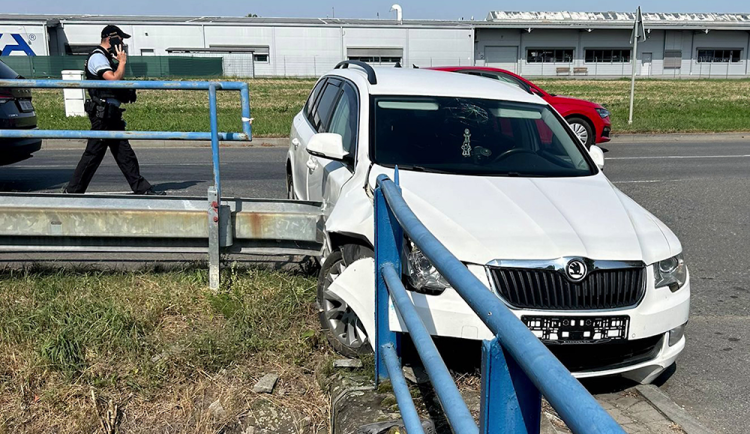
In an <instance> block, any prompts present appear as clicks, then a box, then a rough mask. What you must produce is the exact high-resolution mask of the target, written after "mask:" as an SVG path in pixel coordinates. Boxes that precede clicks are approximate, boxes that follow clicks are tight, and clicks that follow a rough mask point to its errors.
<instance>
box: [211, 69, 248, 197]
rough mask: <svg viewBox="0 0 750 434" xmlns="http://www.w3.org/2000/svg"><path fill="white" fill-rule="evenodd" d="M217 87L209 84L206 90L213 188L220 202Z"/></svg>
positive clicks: (217, 85)
mask: <svg viewBox="0 0 750 434" xmlns="http://www.w3.org/2000/svg"><path fill="white" fill-rule="evenodd" d="M219 87H220V85H219V84H218V83H211V85H210V87H209V88H208V109H209V112H210V122H211V152H212V154H213V166H214V186H215V187H216V195H217V196H219V199H220V200H221V179H220V176H219V122H218V119H217V114H216V111H217V109H216V89H218V88H219ZM242 110H243V114H242V115H243V117H245V113H244V111H245V107H244V106H243V109H242ZM248 114H249V113H248ZM248 122H249V121H248ZM243 123H244V119H243Z"/></svg>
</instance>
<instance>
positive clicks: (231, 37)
mask: <svg viewBox="0 0 750 434" xmlns="http://www.w3.org/2000/svg"><path fill="white" fill-rule="evenodd" d="M203 33H204V41H205V42H204V43H203V45H202V46H205V48H209V47H211V46H212V45H213V46H216V45H249V46H267V47H269V55H268V62H263V63H260V62H259V63H254V64H253V67H252V69H254V74H255V76H256V77H257V76H273V75H276V74H275V73H274V65H275V64H276V62H277V59H276V56H274V52H273V47H274V44H273V33H274V28H273V27H249V26H224V25H222V26H214V25H208V26H204V27H203ZM247 61H251V58H250V57H249V56H248V57H247Z"/></svg>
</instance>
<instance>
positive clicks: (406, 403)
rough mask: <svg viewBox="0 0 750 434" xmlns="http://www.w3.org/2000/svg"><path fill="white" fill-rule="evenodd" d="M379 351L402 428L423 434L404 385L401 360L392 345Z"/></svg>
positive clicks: (406, 386) (384, 346) (414, 408)
mask: <svg viewBox="0 0 750 434" xmlns="http://www.w3.org/2000/svg"><path fill="white" fill-rule="evenodd" d="M380 351H381V353H382V355H383V361H384V362H385V366H386V368H388V376H389V377H390V379H391V385H392V386H393V394H394V395H395V396H396V402H397V403H398V409H399V411H400V412H401V418H402V419H403V420H404V426H405V427H406V429H408V430H409V433H414V434H420V433H421V434H424V428H422V421H421V420H420V418H419V413H417V409H416V407H414V400H413V399H412V397H411V394H410V392H409V385H408V384H406V379H405V378H404V373H403V372H402V371H401V360H400V359H399V357H398V354H396V350H395V349H394V348H393V345H392V344H386V345H383V348H381V349H380Z"/></svg>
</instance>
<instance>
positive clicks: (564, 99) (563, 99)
mask: <svg viewBox="0 0 750 434" xmlns="http://www.w3.org/2000/svg"><path fill="white" fill-rule="evenodd" d="M546 100H547V102H548V103H550V104H552V105H554V104H570V105H577V106H580V107H590V108H603V107H604V106H602V105H601V104H597V103H595V102H591V101H586V100H585V99H580V98H573V97H569V96H560V95H554V96H552V95H550V96H549V97H547V98H546Z"/></svg>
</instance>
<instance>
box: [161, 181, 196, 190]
mask: <svg viewBox="0 0 750 434" xmlns="http://www.w3.org/2000/svg"><path fill="white" fill-rule="evenodd" d="M201 182H204V181H182V182H162V183H159V184H154V186H153V187H154V190H157V191H175V190H187V189H188V188H190V187H193V186H196V185H198V184H200V183H201Z"/></svg>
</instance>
